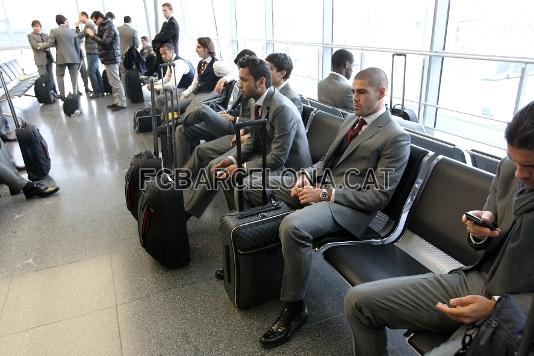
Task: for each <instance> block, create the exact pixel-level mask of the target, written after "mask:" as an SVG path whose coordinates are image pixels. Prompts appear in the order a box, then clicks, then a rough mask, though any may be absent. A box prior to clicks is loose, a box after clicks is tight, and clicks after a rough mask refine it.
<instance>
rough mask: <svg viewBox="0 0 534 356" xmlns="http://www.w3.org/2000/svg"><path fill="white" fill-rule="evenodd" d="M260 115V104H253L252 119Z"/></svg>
mask: <svg viewBox="0 0 534 356" xmlns="http://www.w3.org/2000/svg"><path fill="white" fill-rule="evenodd" d="M260 116H261V105H254V120H256V119H259V118H260Z"/></svg>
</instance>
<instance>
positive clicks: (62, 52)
mask: <svg viewBox="0 0 534 356" xmlns="http://www.w3.org/2000/svg"><path fill="white" fill-rule="evenodd" d="M50 47H56V57H57V58H56V64H66V63H80V46H79V44H78V38H77V37H76V32H75V31H74V30H73V29H70V28H68V27H64V26H58V27H57V28H54V29H52V30H51V31H50V36H49V37H48V41H47V42H46V43H45V44H43V47H42V48H50Z"/></svg>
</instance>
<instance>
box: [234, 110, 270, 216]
mask: <svg viewBox="0 0 534 356" xmlns="http://www.w3.org/2000/svg"><path fill="white" fill-rule="evenodd" d="M258 125H259V126H260V129H259V132H258V133H259V136H260V138H261V186H262V188H261V189H262V196H263V204H267V174H266V172H265V170H266V167H267V150H266V141H265V140H266V138H265V136H267V120H266V119H256V120H248V121H242V122H238V123H236V124H235V142H236V150H237V167H238V168H242V167H243V160H242V156H241V129H243V128H245V127H251V126H258ZM237 179H238V181H237V184H238V185H239V186H242V184H243V176H242V175H241V174H238V176H237ZM243 206H244V199H243V191H242V190H241V189H238V190H237V209H238V210H239V211H241V210H243Z"/></svg>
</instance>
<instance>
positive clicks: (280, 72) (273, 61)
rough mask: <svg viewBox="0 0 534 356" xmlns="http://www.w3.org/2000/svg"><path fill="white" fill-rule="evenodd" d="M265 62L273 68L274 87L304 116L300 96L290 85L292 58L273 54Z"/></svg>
mask: <svg viewBox="0 0 534 356" xmlns="http://www.w3.org/2000/svg"><path fill="white" fill-rule="evenodd" d="M265 61H266V62H267V64H269V67H270V68H271V80H272V82H273V86H274V87H275V88H276V89H277V90H278V91H280V93H282V94H283V95H285V96H286V97H287V98H289V100H291V102H293V104H295V106H296V107H297V110H298V111H299V113H301V114H302V101H300V96H299V95H298V93H297V92H296V91H295V90H293V88H292V87H291V85H290V84H289V77H290V76H291V72H292V71H293V62H292V61H291V58H289V56H288V55H287V54H285V53H271V54H269V55H268V56H267V58H265Z"/></svg>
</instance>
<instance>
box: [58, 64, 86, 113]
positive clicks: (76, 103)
mask: <svg viewBox="0 0 534 356" xmlns="http://www.w3.org/2000/svg"><path fill="white" fill-rule="evenodd" d="M82 64H83V61H82V62H80V65H79V66H78V72H79V71H80V68H81V67H82ZM78 72H76V73H78ZM72 91H73V93H69V95H67V97H66V98H65V99H64V100H63V112H64V113H65V115H67V116H72V115H74V114H75V113H80V95H78V81H76V88H72Z"/></svg>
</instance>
